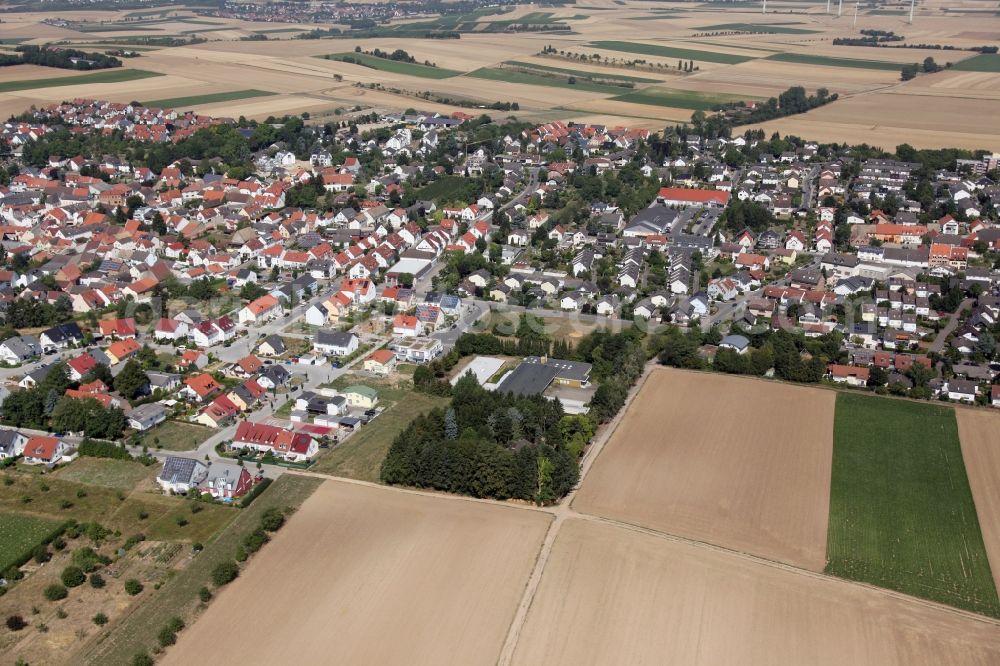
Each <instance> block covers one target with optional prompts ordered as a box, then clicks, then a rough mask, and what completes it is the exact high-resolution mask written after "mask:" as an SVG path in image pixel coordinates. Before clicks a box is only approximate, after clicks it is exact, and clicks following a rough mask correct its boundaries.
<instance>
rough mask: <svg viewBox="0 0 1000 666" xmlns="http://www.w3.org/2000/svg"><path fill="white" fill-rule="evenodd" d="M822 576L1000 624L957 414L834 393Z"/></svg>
mask: <svg viewBox="0 0 1000 666" xmlns="http://www.w3.org/2000/svg"><path fill="white" fill-rule="evenodd" d="M833 451H834V455H833V481H832V484H831V493H830V529H829V543H828V548H827V550H828V552H827V556H828V559H829V564H828V565H827V568H826V571H827V572H828V573H831V574H834V575H837V576H841V577H843V578H850V579H852V580H859V581H863V582H866V583H871V584H873V585H878V586H879V587H885V588H888V589H892V590H899V591H901V592H905V593H907V594H912V595H914V596H917V597H924V598H926V599H932V600H934V601H940V602H942V603H946V604H950V605H952V606H957V607H959V608H967V609H969V610H972V611H975V612H977V613H983V614H986V615H993V616H1000V600H998V598H997V591H996V585H995V584H994V581H993V577H992V574H991V571H990V563H989V560H988V558H987V555H986V549H985V546H984V544H983V537H982V533H981V531H980V527H979V522H978V519H977V515H976V505H975V503H974V502H973V499H972V492H971V491H970V488H969V481H968V479H967V477H966V473H965V465H964V463H963V460H962V448H961V446H960V444H959V437H958V426H957V423H956V418H955V411H954V410H953V409H951V408H948V407H939V406H935V405H926V404H920V403H914V402H908V401H902V400H889V399H885V398H874V397H871V396H863V395H852V394H841V395H839V396H838V397H837V413H836V418H835V426H834V447H833Z"/></svg>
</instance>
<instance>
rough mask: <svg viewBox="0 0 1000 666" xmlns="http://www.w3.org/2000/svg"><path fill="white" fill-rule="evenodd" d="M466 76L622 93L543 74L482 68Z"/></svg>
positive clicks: (618, 88)
mask: <svg viewBox="0 0 1000 666" xmlns="http://www.w3.org/2000/svg"><path fill="white" fill-rule="evenodd" d="M467 76H471V77H473V78H477V79H488V80H490V81H506V82H508V83H519V84H522V85H530V86H543V87H547V88H553V87H554V88H569V89H571V90H583V91H586V92H595V93H606V94H612V95H613V94H618V93H620V92H621V91H622V86H613V85H609V84H605V83H592V82H590V81H584V80H580V79H576V83H570V81H569V79H570V77H568V76H567V77H566V78H562V77H560V76H545V75H543V74H530V73H528V72H522V71H519V70H516V69H493V68H491V67H484V68H482V69H477V70H476V71H474V72H469V73H468V74H467Z"/></svg>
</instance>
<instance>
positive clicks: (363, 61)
mask: <svg viewBox="0 0 1000 666" xmlns="http://www.w3.org/2000/svg"><path fill="white" fill-rule="evenodd" d="M320 57H321V58H326V59H327V60H339V61H340V62H347V63H350V64H353V65H360V66H362V67H370V68H371V69H377V70H381V71H383V72H393V73H394V74H405V75H407V76H419V77H420V78H423V79H448V78H451V77H453V76H458V75H459V74H461V73H462V72H459V71H458V70H454V69H445V68H444V67H428V66H427V65H418V64H415V63H410V62H400V61H398V60H389V59H388V58H377V57H375V56H370V55H365V54H364V53H334V54H331V55H327V56H320Z"/></svg>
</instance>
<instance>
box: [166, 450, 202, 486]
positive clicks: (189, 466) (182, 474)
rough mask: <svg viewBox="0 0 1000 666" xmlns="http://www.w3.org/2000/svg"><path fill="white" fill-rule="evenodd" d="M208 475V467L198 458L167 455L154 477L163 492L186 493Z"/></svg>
mask: <svg viewBox="0 0 1000 666" xmlns="http://www.w3.org/2000/svg"><path fill="white" fill-rule="evenodd" d="M206 476H208V467H206V466H205V464H204V463H202V462H201V461H200V460H195V459H194V458H183V457H181V456H169V457H167V459H166V460H164V461H163V469H162V470H160V473H159V475H158V476H157V477H156V482H157V483H158V484H160V487H161V488H163V491H164V492H174V493H186V492H188V491H189V490H191V489H192V488H196V487H197V486H198V484H199V483H201V482H202V481H204V480H205V477H206Z"/></svg>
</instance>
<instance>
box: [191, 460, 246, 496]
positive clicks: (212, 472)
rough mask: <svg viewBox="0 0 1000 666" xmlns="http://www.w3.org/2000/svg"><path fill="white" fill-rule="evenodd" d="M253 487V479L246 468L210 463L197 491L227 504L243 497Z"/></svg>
mask: <svg viewBox="0 0 1000 666" xmlns="http://www.w3.org/2000/svg"><path fill="white" fill-rule="evenodd" d="M253 486H254V477H253V475H252V474H250V470H248V469H247V468H246V467H240V466H239V465H231V464H227V463H212V465H211V467H209V468H208V473H207V475H206V477H205V479H204V481H203V482H202V483H201V485H199V486H198V491H199V492H201V493H202V494H205V493H208V494H209V495H211V496H212V497H214V498H215V499H217V500H221V501H223V502H227V501H232V500H234V499H239V498H240V497H243V496H244V495H246V494H247V493H248V492H250V489H251V488H253Z"/></svg>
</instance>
